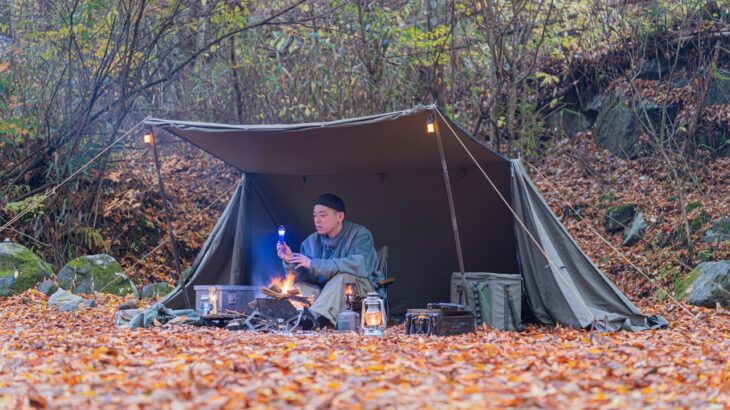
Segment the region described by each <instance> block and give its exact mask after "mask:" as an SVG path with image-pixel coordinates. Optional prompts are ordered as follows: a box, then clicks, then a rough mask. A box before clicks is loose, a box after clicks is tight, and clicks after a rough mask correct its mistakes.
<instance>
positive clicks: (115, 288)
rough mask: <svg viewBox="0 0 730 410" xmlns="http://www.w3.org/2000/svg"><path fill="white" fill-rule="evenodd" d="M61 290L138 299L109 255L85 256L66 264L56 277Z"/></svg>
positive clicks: (133, 287) (132, 285)
mask: <svg viewBox="0 0 730 410" xmlns="http://www.w3.org/2000/svg"><path fill="white" fill-rule="evenodd" d="M56 281H57V282H58V285H59V286H60V287H62V288H66V289H69V290H71V291H72V292H73V293H77V294H79V293H81V294H93V293H96V292H103V293H111V294H113V295H118V296H124V295H127V294H130V293H131V294H133V295H134V297H139V292H138V291H137V287H136V286H134V283H132V281H131V280H130V279H129V278H128V277H127V276H126V275H125V274H124V270H123V269H122V267H121V266H120V265H119V263H118V262H117V261H116V260H115V259H114V258H113V257H111V256H109V255H104V254H100V255H87V256H81V257H79V258H76V259H74V260H72V261H70V262H68V263H67V264H66V266H64V267H63V268H62V269H61V270H60V271H59V272H58V275H56Z"/></svg>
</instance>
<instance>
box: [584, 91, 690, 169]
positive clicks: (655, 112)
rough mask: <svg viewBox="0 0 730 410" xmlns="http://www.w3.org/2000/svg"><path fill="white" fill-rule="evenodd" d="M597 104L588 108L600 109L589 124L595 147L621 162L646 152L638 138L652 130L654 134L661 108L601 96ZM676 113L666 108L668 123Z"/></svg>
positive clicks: (645, 146)
mask: <svg viewBox="0 0 730 410" xmlns="http://www.w3.org/2000/svg"><path fill="white" fill-rule="evenodd" d="M597 98H598V97H597ZM594 101H595V100H594ZM598 101H601V103H600V104H598V103H596V104H594V103H593V102H592V103H591V104H589V107H591V108H597V107H600V110H599V111H598V114H597V116H596V122H595V123H594V124H593V139H594V141H595V142H596V144H597V145H599V146H601V147H603V148H606V149H608V150H609V151H611V152H612V153H613V154H615V155H616V156H618V157H620V158H624V159H634V158H636V157H638V156H640V155H641V154H644V153H646V152H648V151H649V146H648V145H647V144H646V143H645V142H643V141H641V140H640V136H641V134H642V132H647V133H648V132H649V131H650V130H652V129H653V130H654V131H655V132H656V131H658V127H659V126H660V124H661V118H662V107H660V106H658V105H656V104H654V103H651V102H646V103H642V102H639V101H631V100H627V99H625V98H623V97H618V96H614V97H610V96H604V97H602V98H601V99H599V100H598ZM676 113H677V107H676V106H674V105H672V106H670V107H667V115H668V116H669V119H670V120H672V119H674V116H675V115H676ZM639 118H641V121H640V120H639ZM649 123H651V128H650V127H649Z"/></svg>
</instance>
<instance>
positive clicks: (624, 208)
mask: <svg viewBox="0 0 730 410" xmlns="http://www.w3.org/2000/svg"><path fill="white" fill-rule="evenodd" d="M634 207H635V205H634V204H624V205H614V206H609V207H608V208H606V213H607V214H622V213H624V212H633V211H634Z"/></svg>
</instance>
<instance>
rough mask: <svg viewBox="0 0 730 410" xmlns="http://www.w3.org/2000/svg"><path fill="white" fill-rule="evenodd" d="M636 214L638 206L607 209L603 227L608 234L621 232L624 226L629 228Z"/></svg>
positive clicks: (620, 206) (629, 205)
mask: <svg viewBox="0 0 730 410" xmlns="http://www.w3.org/2000/svg"><path fill="white" fill-rule="evenodd" d="M635 214H636V205H634V204H624V205H614V206H610V207H608V208H606V212H605V215H604V218H603V226H604V227H605V228H606V230H607V231H608V232H619V231H621V230H623V229H624V226H629V224H630V223H631V221H632V220H633V219H634V215H635Z"/></svg>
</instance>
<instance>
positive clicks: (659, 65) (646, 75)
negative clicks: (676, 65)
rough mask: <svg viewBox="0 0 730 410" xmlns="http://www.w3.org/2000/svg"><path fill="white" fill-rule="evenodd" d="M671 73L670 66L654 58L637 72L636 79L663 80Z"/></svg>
mask: <svg viewBox="0 0 730 410" xmlns="http://www.w3.org/2000/svg"><path fill="white" fill-rule="evenodd" d="M668 72H669V64H668V63H667V62H666V61H664V60H663V59H655V58H652V59H650V60H647V61H646V62H644V64H642V65H641V67H639V70H638V71H637V72H636V78H639V79H642V80H661V78H662V76H664V75H665V74H667V73H668Z"/></svg>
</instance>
